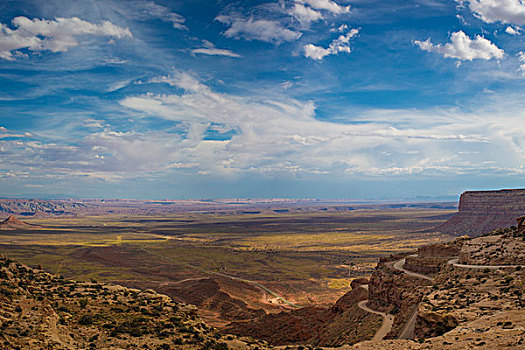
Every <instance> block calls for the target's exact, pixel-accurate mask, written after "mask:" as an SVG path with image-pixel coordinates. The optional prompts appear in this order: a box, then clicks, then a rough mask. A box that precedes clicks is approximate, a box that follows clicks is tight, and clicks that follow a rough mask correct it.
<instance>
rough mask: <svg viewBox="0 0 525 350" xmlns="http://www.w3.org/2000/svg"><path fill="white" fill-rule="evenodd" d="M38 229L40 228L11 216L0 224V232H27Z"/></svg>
mask: <svg viewBox="0 0 525 350" xmlns="http://www.w3.org/2000/svg"><path fill="white" fill-rule="evenodd" d="M38 227H40V226H37V225H31V224H28V223H26V222H23V221H20V220H18V219H17V218H15V217H14V216H13V215H10V216H9V217H8V218H7V219H5V220H4V221H1V222H0V230H29V229H32V228H38Z"/></svg>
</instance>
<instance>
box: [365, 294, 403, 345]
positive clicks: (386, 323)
mask: <svg viewBox="0 0 525 350" xmlns="http://www.w3.org/2000/svg"><path fill="white" fill-rule="evenodd" d="M367 302H368V300H363V301H360V302H359V303H358V304H357V306H358V307H359V308H360V309H362V310H364V311H366V312H370V313H373V314H376V315H381V316H382V317H383V324H382V325H381V328H379V329H378V330H377V332H376V334H374V337H373V338H372V340H373V341H380V340H383V338H384V337H385V336H386V335H387V334H388V332H390V330H392V325H393V324H394V315H390V314H386V313H384V312H381V311H375V310H372V309H370V308H369V307H368V306H366V303H367Z"/></svg>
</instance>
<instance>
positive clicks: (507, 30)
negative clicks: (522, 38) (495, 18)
mask: <svg viewBox="0 0 525 350" xmlns="http://www.w3.org/2000/svg"><path fill="white" fill-rule="evenodd" d="M520 30H521V28H520V27H516V28H512V27H511V26H508V27H507V28H505V33H507V34H510V35H519V34H520Z"/></svg>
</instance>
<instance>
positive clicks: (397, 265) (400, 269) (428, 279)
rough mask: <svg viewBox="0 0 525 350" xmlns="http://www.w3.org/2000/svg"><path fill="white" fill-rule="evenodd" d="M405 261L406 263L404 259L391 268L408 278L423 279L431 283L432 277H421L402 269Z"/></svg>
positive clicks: (419, 274) (421, 275)
mask: <svg viewBox="0 0 525 350" xmlns="http://www.w3.org/2000/svg"><path fill="white" fill-rule="evenodd" d="M405 261H406V259H401V260H398V261H396V262H395V263H394V265H392V266H393V267H394V269H396V270H398V271H401V272H404V273H405V274H407V275H408V276H412V277H417V278H423V279H426V280H427V281H432V277H429V276H427V275H423V274H421V273H417V272H412V271H410V270H407V269H404V268H403V266H404V265H405Z"/></svg>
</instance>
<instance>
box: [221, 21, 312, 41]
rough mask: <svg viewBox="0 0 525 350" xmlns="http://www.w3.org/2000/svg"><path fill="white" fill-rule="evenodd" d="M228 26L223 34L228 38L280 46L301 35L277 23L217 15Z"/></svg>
mask: <svg viewBox="0 0 525 350" xmlns="http://www.w3.org/2000/svg"><path fill="white" fill-rule="evenodd" d="M215 19H216V20H218V21H219V22H222V23H224V24H227V25H229V26H230V28H228V29H227V30H226V31H225V32H224V33H223V34H224V35H225V36H226V37H228V38H244V39H246V40H260V41H265V42H270V43H276V44H280V43H282V42H285V41H294V40H297V39H299V38H300V37H301V35H302V33H300V32H296V31H293V30H290V29H288V28H285V27H283V26H282V25H281V23H279V22H278V21H273V20H266V19H257V20H256V19H253V18H243V17H239V16H226V15H219V16H217V17H216V18H215Z"/></svg>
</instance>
